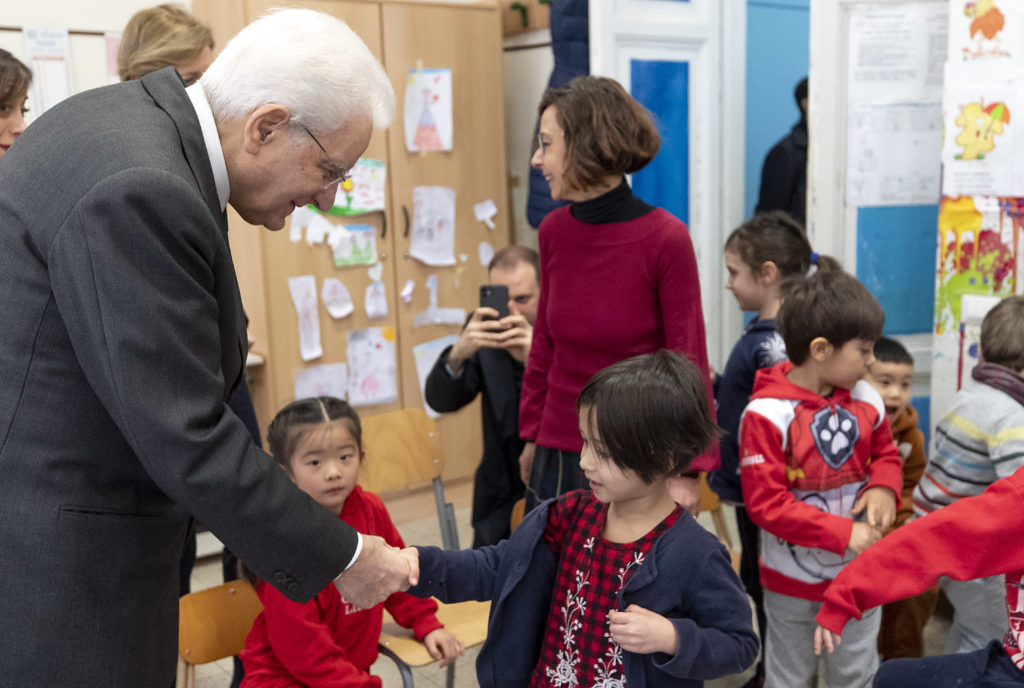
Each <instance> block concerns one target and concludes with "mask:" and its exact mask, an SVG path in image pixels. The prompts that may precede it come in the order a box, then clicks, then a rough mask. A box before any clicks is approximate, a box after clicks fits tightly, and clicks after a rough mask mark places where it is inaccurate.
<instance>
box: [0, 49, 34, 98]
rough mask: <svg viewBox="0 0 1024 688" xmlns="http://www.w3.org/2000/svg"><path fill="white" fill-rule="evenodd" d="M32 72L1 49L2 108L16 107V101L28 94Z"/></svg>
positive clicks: (0, 93) (0, 92)
mask: <svg viewBox="0 0 1024 688" xmlns="http://www.w3.org/2000/svg"><path fill="white" fill-rule="evenodd" d="M31 83H32V72H31V71H30V70H29V68H28V67H26V66H25V64H24V63H23V62H22V61H21V60H19V59H18V58H16V57H15V56H14V55H12V54H10V53H9V52H7V51H6V50H3V49H2V48H0V108H3V107H4V106H12V105H14V101H15V100H18V99H20V98H21V97H22V96H23V95H25V94H26V93H28V87H29V85H30V84H31Z"/></svg>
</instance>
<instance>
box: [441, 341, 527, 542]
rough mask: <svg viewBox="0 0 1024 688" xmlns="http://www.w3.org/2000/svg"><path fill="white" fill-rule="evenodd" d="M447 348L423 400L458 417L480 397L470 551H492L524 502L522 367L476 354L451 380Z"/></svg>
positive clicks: (488, 353)
mask: <svg viewBox="0 0 1024 688" xmlns="http://www.w3.org/2000/svg"><path fill="white" fill-rule="evenodd" d="M450 353H451V347H448V348H447V349H445V350H444V351H443V352H441V356H440V357H439V358H438V359H437V362H436V363H434V367H433V368H431V370H430V374H429V375H428V376H427V383H426V387H425V394H424V396H425V397H426V400H427V403H428V404H430V406H431V408H433V409H434V410H435V411H439V412H441V413H450V412H452V411H458V410H459V409H460V408H462V407H463V406H465V405H466V404H468V403H469V402H471V401H473V399H475V398H476V395H477V394H481V393H482V394H483V398H482V400H481V407H482V408H481V411H482V416H483V429H484V456H483V459H482V460H481V461H480V465H479V466H478V467H477V469H476V476H475V478H474V481H473V516H472V519H473V547H482V546H484V545H493V544H495V543H497V542H498V541H499V540H503V539H505V538H507V537H508V536H509V520H510V518H511V516H512V507H513V505H515V503H516V501H517V500H518V499H519V498H520V497H522V496H523V491H524V489H525V488H524V487H523V481H522V480H520V478H519V454H520V453H521V452H522V451H523V441H522V440H520V439H519V391H520V389H521V387H522V382H523V365H522V364H521V363H517V362H516V361H515V359H513V358H512V356H510V355H509V354H508V352H506V351H500V350H498V349H486V348H485V349H480V350H478V351H477V352H476V353H475V354H473V355H472V356H470V358H469V360H467V361H466V363H465V365H463V367H462V370H461V371H460V375H458V376H456V377H453V376H452V375H451V374H449V373H448V370H447V368H446V366H447V364H448V354H450Z"/></svg>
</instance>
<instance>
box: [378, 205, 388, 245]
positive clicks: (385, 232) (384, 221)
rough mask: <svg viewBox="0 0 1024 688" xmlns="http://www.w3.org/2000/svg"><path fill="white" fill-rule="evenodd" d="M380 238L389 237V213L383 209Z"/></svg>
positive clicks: (381, 212)
mask: <svg viewBox="0 0 1024 688" xmlns="http://www.w3.org/2000/svg"><path fill="white" fill-rule="evenodd" d="M380 219H381V223H380V238H381V239H387V237H388V214H387V213H386V212H384V211H383V210H382V211H380Z"/></svg>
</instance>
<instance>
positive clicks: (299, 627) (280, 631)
mask: <svg viewBox="0 0 1024 688" xmlns="http://www.w3.org/2000/svg"><path fill="white" fill-rule="evenodd" d="M267 442H268V444H269V445H270V453H271V454H272V455H273V456H274V458H275V459H276V460H277V461H278V463H280V464H281V465H282V467H284V470H285V471H286V472H287V473H288V476H289V477H290V478H291V479H292V480H293V481H294V482H295V484H296V485H298V486H299V487H300V488H301V489H302V490H303V491H304V492H306V493H307V494H308V495H309V496H310V497H312V498H313V499H315V500H316V502H317V503H318V504H320V506H322V507H324V508H325V509H329V510H330V511H332V512H334V513H336V514H338V516H339V517H340V518H341V519H342V520H343V521H345V522H346V523H348V524H349V525H350V526H352V527H353V528H355V529H356V530H358V531H359V532H360V533H366V534H368V535H379V536H381V537H383V538H384V539H385V540H386V541H387V542H388V544H390V545H392V546H394V547H405V543H403V542H402V536H401V535H399V534H398V531H397V530H396V529H395V526H394V524H393V523H392V522H391V518H390V517H389V516H388V512H387V509H386V508H385V507H384V502H382V501H381V500H380V497H378V496H377V495H375V494H373V493H371V492H366V491H364V490H363V489H362V488H360V487H359V485H357V484H356V478H357V477H358V473H359V465H360V464H361V463H362V460H363V445H362V428H361V425H360V423H359V416H358V415H356V412H355V411H354V410H353V409H352V407H351V406H349V405H348V403H346V402H344V401H342V400H340V399H335V398H333V397H317V398H314V399H300V400H298V401H294V402H292V403H291V404H289V405H288V406H285V407H284V408H283V409H282V410H281V411H280V412H279V413H278V414H277V416H276V417H275V418H274V420H273V422H271V424H270V429H269V431H268V433H267ZM246 575H247V577H248V578H249V579H250V580H252V581H253V583H254V585H255V586H256V594H257V595H258V596H259V598H260V601H261V602H262V603H263V611H262V612H261V613H260V615H259V616H258V617H256V621H255V622H254V623H253V627H252V630H251V631H250V632H249V636H248V637H247V638H246V639H245V649H244V650H242V653H241V654H240V655H239V656H240V657H241V660H242V664H243V665H244V666H245V679H244V680H243V681H242V686H243V688H285V687H287V688H298V687H299V686H309V687H310V688H316V687H319V686H324V687H325V688H326V687H327V686H330V687H331V688H380V686H381V680H380V678H378V677H377V676H371V675H370V673H369V669H370V665H371V664H373V663H374V662H375V661H376V660H377V640H378V638H380V630H381V626H382V624H383V618H384V608H387V610H388V612H390V614H391V616H393V617H394V618H395V621H397V622H398V623H399V624H401V625H402V626H405V627H406V628H411V629H412V630H413V632H414V633H415V635H416V637H417V638H418V639H420V640H422V641H423V643H424V644H425V645H426V647H427V651H428V652H429V653H430V655H431V656H432V657H433V658H434V659H440V660H441V666H445V665H447V664H449V663H450V662H452V661H454V660H455V658H456V657H458V656H459V655H461V654H462V653H463V649H464V648H463V645H462V642H461V641H460V640H459V639H458V638H457V637H456V636H454V635H452V634H451V633H449V632H448V631H446V630H444V629H443V628H442V627H441V623H440V622H439V621H438V620H437V617H436V616H434V612H435V611H437V603H436V602H434V601H433V600H430V599H427V600H421V599H417V598H415V597H412V596H410V595H407V594H405V593H404V592H396V593H394V594H393V595H391V597H389V598H388V599H387V600H385V601H384V602H383V603H382V604H378V605H376V606H375V607H372V608H370V609H361V608H359V607H357V606H355V605H353V604H352V603H350V602H348V601H346V600H345V598H343V597H342V596H341V595H340V594H339V593H338V590H337V588H335V587H334V585H333V584H331V585H328V586H327V587H326V588H324V589H323V590H321V591H320V593H319V594H318V595H317V596H316V597H315V598H313V599H312V600H310V601H309V602H307V603H306V604H299V603H297V602H292V601H291V600H289V599H288V598H286V597H285V596H284V595H282V594H281V593H280V592H278V591H277V589H276V588H274V587H273V586H272V585H270V584H268V583H267V582H265V581H261V580H254V576H253V575H252V573H251V572H249V571H246Z"/></svg>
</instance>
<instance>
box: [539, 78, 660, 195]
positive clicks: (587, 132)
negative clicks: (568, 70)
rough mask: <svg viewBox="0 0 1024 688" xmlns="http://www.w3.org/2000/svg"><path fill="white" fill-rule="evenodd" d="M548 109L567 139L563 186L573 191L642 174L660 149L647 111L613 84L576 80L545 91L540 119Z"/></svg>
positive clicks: (590, 79)
mask: <svg viewBox="0 0 1024 688" xmlns="http://www.w3.org/2000/svg"><path fill="white" fill-rule="evenodd" d="M549 107H554V108H555V110H556V113H557V118H558V124H559V126H560V127H562V131H563V132H564V133H565V148H566V169H565V179H566V182H568V184H569V185H570V186H572V187H574V188H576V189H577V190H583V189H587V188H589V187H592V186H597V185H598V184H599V183H600V182H601V180H603V179H604V178H605V177H607V176H610V175H623V174H631V173H633V172H636V171H638V170H640V169H643V167H644V165H646V164H647V163H649V162H650V161H651V159H652V158H654V156H655V154H657V152H658V149H659V148H660V147H661V135H660V134H658V129H657V127H655V126H654V117H653V116H652V115H651V113H650V111H648V110H647V108H645V107H644V106H643V105H641V104H640V103H638V102H636V100H634V99H633V97H632V96H631V95H629V94H628V93H626V89H624V88H622V86H621V85H620V84H619V83H618V82H617V81H615V80H614V79H609V78H607V77H601V76H578V77H576V78H575V79H573V80H572V81H570V82H569V83H567V84H566V85H565V86H562V87H560V88H549V89H548V90H547V91H546V92H545V93H544V97H543V98H541V101H540V108H539V109H538V113H539V114H541V115H543V114H544V111H545V110H547V109H548V108H549Z"/></svg>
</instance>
